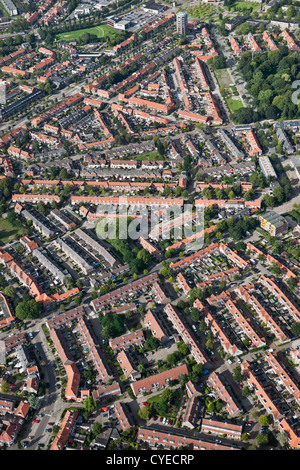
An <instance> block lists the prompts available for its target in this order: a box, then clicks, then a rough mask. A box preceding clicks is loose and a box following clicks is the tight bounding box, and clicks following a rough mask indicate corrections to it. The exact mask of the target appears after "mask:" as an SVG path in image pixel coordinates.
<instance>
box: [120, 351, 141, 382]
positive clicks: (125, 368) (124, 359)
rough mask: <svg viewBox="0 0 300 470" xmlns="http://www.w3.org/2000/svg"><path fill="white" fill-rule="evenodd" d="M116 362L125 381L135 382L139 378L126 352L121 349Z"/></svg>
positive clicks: (139, 375)
mask: <svg viewBox="0 0 300 470" xmlns="http://www.w3.org/2000/svg"><path fill="white" fill-rule="evenodd" d="M117 361H118V363H119V364H120V367H121V369H122V372H123V374H124V375H125V377H126V379H130V380H137V379H140V378H141V374H140V373H139V372H138V370H137V368H136V366H135V364H134V362H133V360H132V358H131V356H130V354H129V352H128V351H125V349H122V350H121V351H120V352H119V353H118V355H117Z"/></svg>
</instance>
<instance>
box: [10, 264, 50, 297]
mask: <svg viewBox="0 0 300 470" xmlns="http://www.w3.org/2000/svg"><path fill="white" fill-rule="evenodd" d="M6 265H7V267H8V268H9V269H10V271H11V273H12V274H13V275H15V276H16V277H17V278H18V279H19V281H20V282H21V283H22V284H23V285H24V286H26V287H27V288H28V289H29V292H30V294H31V295H33V296H34V297H35V298H36V299H37V298H38V297H39V296H40V295H41V294H42V291H41V288H40V286H39V285H38V283H37V281H36V280H35V279H34V277H33V276H31V274H28V273H26V271H25V270H24V268H23V267H22V266H21V265H20V264H19V263H17V262H16V261H15V260H12V261H9V262H8V263H6Z"/></svg>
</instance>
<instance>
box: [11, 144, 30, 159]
mask: <svg viewBox="0 0 300 470" xmlns="http://www.w3.org/2000/svg"><path fill="white" fill-rule="evenodd" d="M7 153H8V155H10V156H11V157H16V158H21V159H22V160H27V161H28V160H31V159H32V158H33V154H32V153H29V152H26V150H22V149H20V148H18V147H14V146H13V145H11V146H10V147H8V149H7Z"/></svg>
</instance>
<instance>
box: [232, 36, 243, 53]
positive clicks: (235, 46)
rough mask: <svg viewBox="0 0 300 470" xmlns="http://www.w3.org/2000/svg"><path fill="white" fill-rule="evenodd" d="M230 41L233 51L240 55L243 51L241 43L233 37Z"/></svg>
mask: <svg viewBox="0 0 300 470" xmlns="http://www.w3.org/2000/svg"><path fill="white" fill-rule="evenodd" d="M229 42H230V45H231V48H232V50H233V53H234V54H235V55H237V56H238V57H239V56H240V55H241V54H242V52H243V51H242V49H241V46H240V45H239V43H238V41H237V40H236V38H233V37H232V38H230V39H229Z"/></svg>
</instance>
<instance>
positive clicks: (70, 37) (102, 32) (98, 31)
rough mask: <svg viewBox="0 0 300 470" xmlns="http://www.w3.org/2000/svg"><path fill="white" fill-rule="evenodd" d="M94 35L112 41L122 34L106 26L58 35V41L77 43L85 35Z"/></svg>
mask: <svg viewBox="0 0 300 470" xmlns="http://www.w3.org/2000/svg"><path fill="white" fill-rule="evenodd" d="M85 33H88V34H94V35H96V36H97V37H98V38H104V37H110V38H111V39H113V38H115V37H116V36H119V35H120V34H121V33H119V32H118V31H116V30H115V29H113V28H111V27H110V26H108V25H106V24H101V25H99V26H93V27H91V28H84V29H78V30H76V31H69V32H65V33H60V34H57V36H56V39H57V41H77V40H78V39H79V38H80V37H81V36H82V35H83V34H85Z"/></svg>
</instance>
